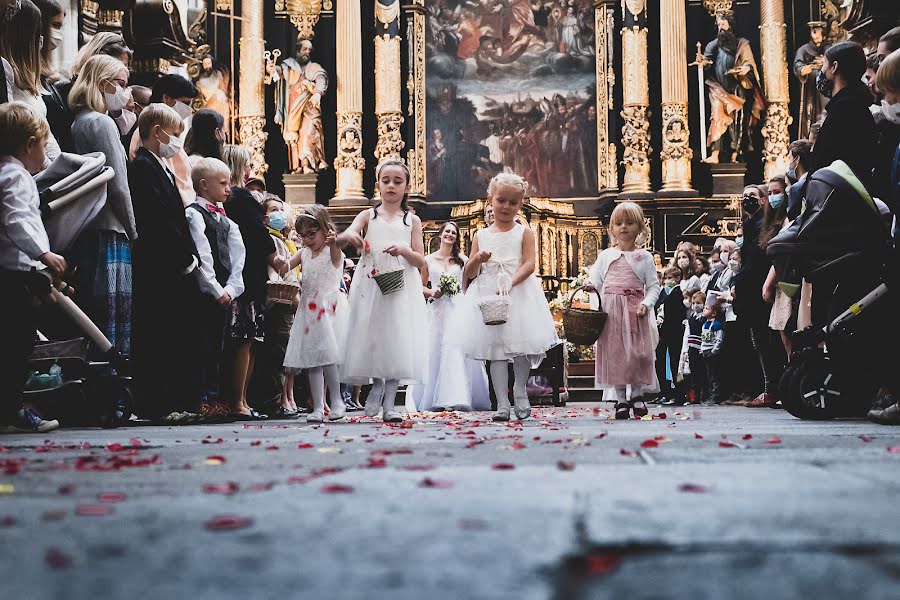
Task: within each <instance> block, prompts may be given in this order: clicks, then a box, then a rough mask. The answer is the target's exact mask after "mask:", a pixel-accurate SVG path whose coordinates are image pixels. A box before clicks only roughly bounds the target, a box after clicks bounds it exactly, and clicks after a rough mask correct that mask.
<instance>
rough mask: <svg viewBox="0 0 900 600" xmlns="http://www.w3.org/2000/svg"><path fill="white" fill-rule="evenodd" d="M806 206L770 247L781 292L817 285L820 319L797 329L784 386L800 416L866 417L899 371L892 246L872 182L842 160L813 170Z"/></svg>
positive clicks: (786, 399)
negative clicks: (891, 347) (894, 356)
mask: <svg viewBox="0 0 900 600" xmlns="http://www.w3.org/2000/svg"><path fill="white" fill-rule="evenodd" d="M805 192H806V193H805V196H804V201H805V205H806V206H805V210H804V212H803V213H802V214H801V215H800V216H799V217H798V218H797V219H796V220H795V221H794V222H793V223H792V224H791V226H790V227H788V228H787V229H785V230H784V231H782V232H781V233H780V234H778V235H777V236H775V237H774V238H773V239H772V240H771V242H769V245H768V246H767V249H766V253H767V254H768V255H769V256H770V257H771V258H772V259H773V261H774V263H775V269H776V272H777V273H778V277H779V281H780V282H782V283H781V284H779V285H781V286H782V290H783V291H785V292H786V293H788V295H792V293H799V292H798V290H799V287H800V286H799V284H800V283H801V280H802V279H805V280H806V281H807V282H810V283H811V284H812V287H813V295H812V323H813V324H812V325H811V326H810V327H807V328H806V329H804V330H802V331H797V332H794V333H793V335H792V337H791V339H792V351H791V360H790V363H789V365H788V367H787V368H786V369H785V371H784V374H783V376H782V378H781V381H780V384H779V390H778V391H779V396H778V397H779V399H780V400H781V402H782V405H783V406H784V408H785V409H786V410H787V411H788V412H790V413H791V414H792V415H794V416H795V417H798V418H801V419H832V418H835V417H858V416H864V415H865V414H866V411H867V410H868V408H869V406H870V405H871V401H872V399H873V398H874V396H875V393H876V391H877V387H878V385H879V384H889V383H891V382H890V379H891V377H892V375H891V372H892V365H891V364H890V358H891V357H890V354H891V353H889V352H886V351H885V350H886V349H885V347H884V340H891V339H894V340H895V339H896V337H894V336H893V335H892V334H893V333H894V332H895V331H896V329H897V319H896V317H895V316H894V315H893V314H892V312H893V311H891V310H889V308H890V304H891V303H890V302H889V301H886V300H887V298H888V296H889V295H890V287H891V282H892V280H893V276H892V274H891V271H892V265H893V264H894V261H893V248H892V246H891V244H890V238H889V235H888V232H887V229H886V227H885V225H884V222H883V220H882V217H881V215H880V213H879V210H878V208H877V207H876V206H875V203H874V201H873V200H872V198H871V197H870V196H869V194H868V192H866V189H865V187H864V186H863V185H862V183H861V182H860V181H859V179H857V178H856V176H855V175H854V174H853V172H852V171H851V169H850V168H849V167H847V165H846V164H845V163H844V162H843V161H835V162H834V163H833V164H832V165H831V166H829V167H827V168H824V169H820V170H818V171H816V172H815V173H813V174H811V175H810V176H809V181H808V185H807V188H806V190H805Z"/></svg>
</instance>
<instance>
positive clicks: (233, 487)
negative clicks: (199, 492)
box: [203, 481, 240, 496]
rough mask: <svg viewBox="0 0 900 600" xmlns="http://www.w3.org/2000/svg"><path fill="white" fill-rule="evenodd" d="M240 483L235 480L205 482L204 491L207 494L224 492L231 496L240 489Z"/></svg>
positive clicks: (223, 493)
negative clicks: (220, 482) (218, 482)
mask: <svg viewBox="0 0 900 600" xmlns="http://www.w3.org/2000/svg"><path fill="white" fill-rule="evenodd" d="M239 489H240V488H239V486H238V484H236V483H235V482H233V481H229V482H228V483H222V484H217V483H205V484H203V491H204V492H206V493H207V494H222V495H224V496H231V495H232V494H236V493H237V492H238V490H239Z"/></svg>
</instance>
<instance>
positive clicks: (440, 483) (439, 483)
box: [419, 477, 453, 490]
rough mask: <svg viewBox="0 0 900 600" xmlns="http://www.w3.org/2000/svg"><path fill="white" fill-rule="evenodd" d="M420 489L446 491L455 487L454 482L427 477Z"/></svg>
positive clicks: (420, 484) (421, 482)
mask: <svg viewBox="0 0 900 600" xmlns="http://www.w3.org/2000/svg"><path fill="white" fill-rule="evenodd" d="M419 487H421V488H435V489H442V490H445V489H447V488H452V487H453V482H452V481H444V480H440V479H432V478H431V477H426V478H425V479H423V480H422V481H420V482H419Z"/></svg>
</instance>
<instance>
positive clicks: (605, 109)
mask: <svg viewBox="0 0 900 600" xmlns="http://www.w3.org/2000/svg"><path fill="white" fill-rule="evenodd" d="M615 5H616V0H594V31H595V33H596V44H597V48H596V61H597V187H598V188H599V189H598V191H599V192H602V191H603V190H604V189H606V190H617V189H618V185H619V177H618V165H617V164H616V163H617V160H616V144H615V143H614V141H613V140H614V139H615V134H614V132H613V131H612V127H613V125H612V123H613V119H610V114H611V112H612V110H613V88H614V87H615V83H616V72H615V68H614V49H615V43H614V42H615V40H614V35H615V32H614V27H615V14H614V12H615Z"/></svg>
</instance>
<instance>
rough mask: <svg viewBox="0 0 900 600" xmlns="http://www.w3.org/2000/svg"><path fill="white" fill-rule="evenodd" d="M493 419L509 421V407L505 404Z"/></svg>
mask: <svg viewBox="0 0 900 600" xmlns="http://www.w3.org/2000/svg"><path fill="white" fill-rule="evenodd" d="M491 420H492V421H496V422H498V423H499V422H501V421H509V407H508V406H505V407H503V408H498V409H497V412H495V413H494V415H493V416H492V417H491Z"/></svg>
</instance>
